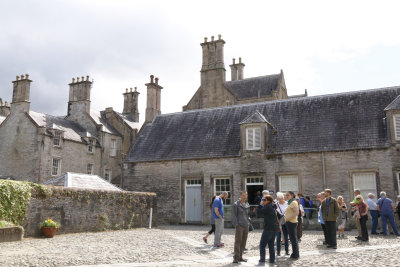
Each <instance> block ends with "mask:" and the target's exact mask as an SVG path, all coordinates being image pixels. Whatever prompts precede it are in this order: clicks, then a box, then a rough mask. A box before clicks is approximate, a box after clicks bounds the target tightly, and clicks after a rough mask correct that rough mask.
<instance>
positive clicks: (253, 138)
mask: <svg viewBox="0 0 400 267" xmlns="http://www.w3.org/2000/svg"><path fill="white" fill-rule="evenodd" d="M246 147H247V150H259V149H261V127H252V128H246Z"/></svg>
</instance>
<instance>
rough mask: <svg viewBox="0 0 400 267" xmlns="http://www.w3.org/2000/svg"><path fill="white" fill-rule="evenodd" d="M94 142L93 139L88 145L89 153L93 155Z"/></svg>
mask: <svg viewBox="0 0 400 267" xmlns="http://www.w3.org/2000/svg"><path fill="white" fill-rule="evenodd" d="M93 144H94V141H93V139H89V144H88V152H89V153H93V151H94V147H93Z"/></svg>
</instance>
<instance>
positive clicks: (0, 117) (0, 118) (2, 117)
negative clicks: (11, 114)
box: [0, 116, 7, 124]
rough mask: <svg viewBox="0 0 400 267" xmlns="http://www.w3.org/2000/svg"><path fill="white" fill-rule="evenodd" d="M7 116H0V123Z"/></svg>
mask: <svg viewBox="0 0 400 267" xmlns="http://www.w3.org/2000/svg"><path fill="white" fill-rule="evenodd" d="M6 118H7V117H4V116H0V124H1V123H2V122H3V121H4V120H5V119H6Z"/></svg>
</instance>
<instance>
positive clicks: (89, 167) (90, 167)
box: [87, 163, 93, 174]
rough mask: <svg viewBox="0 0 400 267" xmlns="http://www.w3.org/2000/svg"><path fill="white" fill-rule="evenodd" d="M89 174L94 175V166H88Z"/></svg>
mask: <svg viewBox="0 0 400 267" xmlns="http://www.w3.org/2000/svg"><path fill="white" fill-rule="evenodd" d="M87 174H93V164H90V163H89V164H88V165H87Z"/></svg>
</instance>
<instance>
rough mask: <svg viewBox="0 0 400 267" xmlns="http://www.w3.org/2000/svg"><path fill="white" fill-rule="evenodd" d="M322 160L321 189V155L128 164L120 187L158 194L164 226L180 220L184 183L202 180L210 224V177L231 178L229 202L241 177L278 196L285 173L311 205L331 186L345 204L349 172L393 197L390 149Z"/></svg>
mask: <svg viewBox="0 0 400 267" xmlns="http://www.w3.org/2000/svg"><path fill="white" fill-rule="evenodd" d="M324 158H325V183H326V184H325V186H324V182H323V171H322V170H323V167H322V153H321V152H319V153H318V152H315V153H300V154H287V155H278V156H275V157H267V156H266V155H265V154H263V153H259V152H258V153H257V152H253V153H245V154H243V155H242V157H238V158H219V159H201V160H182V161H164V162H143V163H130V164H129V166H128V168H127V169H125V170H124V185H125V187H127V188H128V189H129V190H135V191H153V192H156V193H157V194H158V195H159V196H160V200H159V201H158V203H157V208H158V215H159V222H167V223H184V222H185V206H184V205H185V180H186V179H201V180H202V222H203V223H208V221H209V215H210V209H209V204H210V200H211V197H212V196H213V195H214V194H215V192H214V180H215V178H222V177H223V178H229V179H230V182H231V194H232V196H231V201H234V200H236V199H238V197H239V192H240V190H243V189H245V185H246V178H248V177H263V178H264V189H272V190H274V191H275V192H278V191H279V190H280V189H279V178H278V177H279V175H285V174H295V175H298V177H299V191H300V192H302V193H303V194H304V195H308V196H310V197H311V199H312V200H313V201H314V202H315V199H316V194H317V193H318V192H321V191H322V190H323V189H324V187H326V188H331V189H332V190H333V196H335V197H337V196H338V195H342V196H343V197H344V200H345V202H346V203H348V202H350V201H351V200H352V198H353V197H354V196H353V190H354V188H353V181H352V174H353V172H363V171H369V172H371V171H372V172H375V173H376V176H377V192H378V194H379V192H380V191H381V190H384V191H386V192H387V193H388V197H390V198H392V199H393V198H394V197H395V196H396V195H397V194H398V184H397V181H396V180H397V178H396V175H397V173H398V172H399V171H400V154H399V152H398V151H397V150H396V149H395V148H390V149H376V150H359V151H342V152H325V153H324ZM180 173H181V176H180ZM180 177H181V178H180ZM180 179H181V181H180Z"/></svg>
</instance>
